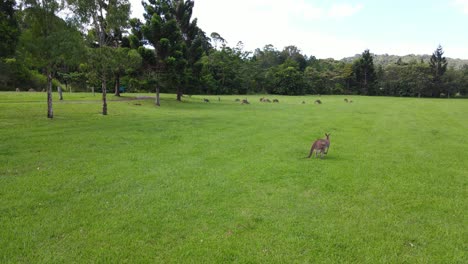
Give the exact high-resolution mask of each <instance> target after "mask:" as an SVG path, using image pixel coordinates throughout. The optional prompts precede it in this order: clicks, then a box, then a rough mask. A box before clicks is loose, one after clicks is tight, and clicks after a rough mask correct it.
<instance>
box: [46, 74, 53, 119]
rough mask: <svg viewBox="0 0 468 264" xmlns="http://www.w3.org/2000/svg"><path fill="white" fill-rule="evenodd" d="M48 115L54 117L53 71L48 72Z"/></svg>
mask: <svg viewBox="0 0 468 264" xmlns="http://www.w3.org/2000/svg"><path fill="white" fill-rule="evenodd" d="M47 117H48V118H54V111H53V109H52V73H50V72H49V73H48V74H47Z"/></svg>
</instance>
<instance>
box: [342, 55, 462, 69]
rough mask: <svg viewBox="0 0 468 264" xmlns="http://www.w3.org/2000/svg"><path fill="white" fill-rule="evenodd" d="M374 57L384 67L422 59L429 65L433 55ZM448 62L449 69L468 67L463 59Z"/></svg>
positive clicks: (348, 58) (449, 59)
mask: <svg viewBox="0 0 468 264" xmlns="http://www.w3.org/2000/svg"><path fill="white" fill-rule="evenodd" d="M373 55H374V64H375V65H382V66H384V67H385V66H387V65H389V64H394V63H397V62H398V59H401V62H403V63H408V62H411V61H418V62H419V61H421V59H422V60H423V61H424V62H426V63H428V62H429V60H430V59H431V55H414V54H410V55H405V56H397V55H388V54H384V55H376V54H373ZM360 57H361V54H356V55H354V56H353V57H347V58H344V59H342V60H341V61H344V62H347V63H352V62H353V61H354V60H356V59H358V58H360ZM446 59H447V62H448V67H449V68H450V67H454V68H455V69H457V70H459V69H461V68H462V67H463V65H465V64H466V65H468V60H462V59H452V58H446Z"/></svg>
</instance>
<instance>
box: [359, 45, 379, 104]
mask: <svg viewBox="0 0 468 264" xmlns="http://www.w3.org/2000/svg"><path fill="white" fill-rule="evenodd" d="M353 72H354V77H355V80H356V82H357V84H358V87H357V88H358V93H359V94H364V95H375V94H376V93H377V92H376V90H375V81H376V73H375V68H374V61H373V55H372V54H371V53H370V52H369V50H365V51H364V52H363V53H362V56H361V58H359V59H358V60H356V61H354V63H353Z"/></svg>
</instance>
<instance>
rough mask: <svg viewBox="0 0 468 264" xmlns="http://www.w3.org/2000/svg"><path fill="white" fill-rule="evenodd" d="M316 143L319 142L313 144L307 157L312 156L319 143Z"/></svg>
mask: <svg viewBox="0 0 468 264" xmlns="http://www.w3.org/2000/svg"><path fill="white" fill-rule="evenodd" d="M316 143H317V142H314V144H312V147H311V148H310V153H309V156H307V158H310V157H311V156H312V153H313V152H314V150H315V148H316V145H317V144H316Z"/></svg>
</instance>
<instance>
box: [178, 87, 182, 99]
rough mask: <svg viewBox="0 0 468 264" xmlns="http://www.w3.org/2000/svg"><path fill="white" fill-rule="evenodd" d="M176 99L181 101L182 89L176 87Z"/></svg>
mask: <svg viewBox="0 0 468 264" xmlns="http://www.w3.org/2000/svg"><path fill="white" fill-rule="evenodd" d="M177 101H179V102H180V101H182V90H181V89H180V88H177Z"/></svg>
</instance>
